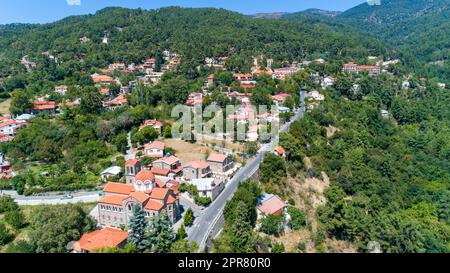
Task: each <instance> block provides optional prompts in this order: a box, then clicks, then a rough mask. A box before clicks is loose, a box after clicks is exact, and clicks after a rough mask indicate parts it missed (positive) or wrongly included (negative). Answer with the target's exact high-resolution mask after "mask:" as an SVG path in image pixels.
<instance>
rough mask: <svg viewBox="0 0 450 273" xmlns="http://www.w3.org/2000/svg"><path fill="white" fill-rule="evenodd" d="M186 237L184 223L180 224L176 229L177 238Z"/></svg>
mask: <svg viewBox="0 0 450 273" xmlns="http://www.w3.org/2000/svg"><path fill="white" fill-rule="evenodd" d="M186 237H187V234H186V229H185V228H184V225H181V226H180V228H179V229H178V231H177V240H183V239H185V238H186Z"/></svg>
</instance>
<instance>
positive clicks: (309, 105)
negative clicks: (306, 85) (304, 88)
mask: <svg viewBox="0 0 450 273" xmlns="http://www.w3.org/2000/svg"><path fill="white" fill-rule="evenodd" d="M319 106H320V102H318V101H310V102H307V103H306V111H307V112H311V111H312V110H314V109H315V108H317V107H319Z"/></svg>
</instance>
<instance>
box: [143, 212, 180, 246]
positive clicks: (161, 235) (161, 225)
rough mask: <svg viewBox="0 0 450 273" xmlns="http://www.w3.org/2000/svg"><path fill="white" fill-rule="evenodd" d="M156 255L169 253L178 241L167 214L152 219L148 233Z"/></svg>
mask: <svg viewBox="0 0 450 273" xmlns="http://www.w3.org/2000/svg"><path fill="white" fill-rule="evenodd" d="M147 236H148V237H149V240H150V242H151V250H152V252H154V253H168V252H169V251H170V249H171V248H172V244H173V242H174V241H175V239H176V235H175V234H174V232H173V230H172V225H171V223H170V220H169V217H167V215H166V214H165V213H162V214H160V215H156V216H154V217H152V218H151V220H150V225H149V228H148V231H147Z"/></svg>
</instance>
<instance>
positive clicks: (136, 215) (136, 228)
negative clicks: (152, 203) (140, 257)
mask: <svg viewBox="0 0 450 273" xmlns="http://www.w3.org/2000/svg"><path fill="white" fill-rule="evenodd" d="M147 227H148V222H147V219H145V212H144V210H143V209H142V207H141V206H140V205H135V206H134V207H133V216H132V217H131V219H130V224H129V228H130V234H129V236H128V242H129V243H132V244H134V245H135V246H136V248H137V250H138V251H139V252H143V251H144V250H145V249H147V248H149V246H150V243H149V240H148V237H147V234H146V230H147Z"/></svg>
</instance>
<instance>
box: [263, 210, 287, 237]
mask: <svg viewBox="0 0 450 273" xmlns="http://www.w3.org/2000/svg"><path fill="white" fill-rule="evenodd" d="M259 230H260V231H262V232H264V233H265V234H268V235H276V236H279V235H280V234H282V233H283V230H284V215H277V216H273V215H269V216H266V217H264V218H263V219H262V221H261V227H260V228H259Z"/></svg>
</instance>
